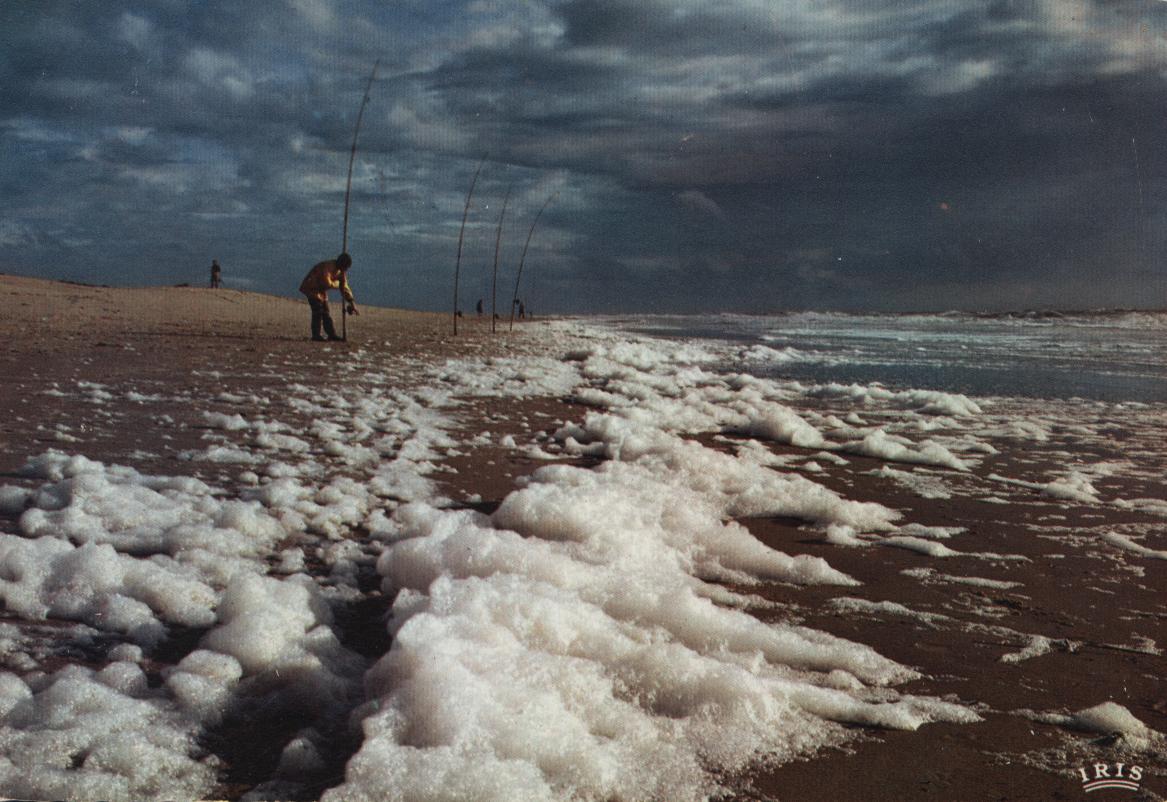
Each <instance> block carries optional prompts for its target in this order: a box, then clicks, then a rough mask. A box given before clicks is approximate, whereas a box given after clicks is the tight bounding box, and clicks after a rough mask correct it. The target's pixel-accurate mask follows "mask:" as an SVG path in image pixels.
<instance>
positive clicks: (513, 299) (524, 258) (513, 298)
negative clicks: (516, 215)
mask: <svg viewBox="0 0 1167 802" xmlns="http://www.w3.org/2000/svg"><path fill="white" fill-rule="evenodd" d="M558 195H559V193H558V192H552V193H551V194H550V195H548V196H547V200H545V201H543V205H542V206H540V207H539V213H538V214H537V215H535V220H534V222H533V223H531V230H530V231H528V232H527V242H526V243H525V244H524V245H523V255H522V256H520V257H519V272H518V273H517V274H516V275H515V294H514V295H512V296H511V329H510V330H511V331H514V328H515V305H516V304H518V302H519V279H521V278H522V277H523V262H525V261H527V248H530V247H531V237H532V236H533V235H534V234H535V226H537V225H538V224H539V218H540V217H542V216H543V211H544V210H545V209H546V208H547V204H549V203H551V201H553V200H554V199H555V198H556V196H558Z"/></svg>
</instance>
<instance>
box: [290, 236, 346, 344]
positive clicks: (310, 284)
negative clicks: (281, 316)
mask: <svg viewBox="0 0 1167 802" xmlns="http://www.w3.org/2000/svg"><path fill="white" fill-rule="evenodd" d="M352 264H353V260H352V257H351V256H349V255H348V254H347V253H342V254H341V255H340V256H338V257H336V258H335V259H329V260H328V261H326V262H320V263H319V264H317V265H316V266H314V267H313V268H312V269H311V270H309V271H308V275H306V276H304V280H303V281H301V282H300V292H302V293H304V294H305V295H306V296H308V306H310V307H312V339H313V340H324V339H329V340H339V339H341V338H340V336H338V335H337V333H336V328H335V327H334V326H333V325H332V315H331V314H330V313H329V311H328V291H329V290H340V294H341V295H342V296H344V302H345V303H346V304H348V313H349V314H350V315H355V314H358V313H357V304H356V301H354V300H353V291H352V290H351V289H350V288H349V285H348V269H349V268H350V267H352ZM322 325H323V327H324V333H325V334H326V335H328V336H327V337H322V336H321V335H320V328H321V326H322Z"/></svg>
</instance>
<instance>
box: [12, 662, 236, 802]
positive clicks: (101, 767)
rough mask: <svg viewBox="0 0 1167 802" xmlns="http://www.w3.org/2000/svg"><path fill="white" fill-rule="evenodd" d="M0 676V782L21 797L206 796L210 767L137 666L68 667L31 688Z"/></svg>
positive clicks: (211, 778) (210, 785) (211, 777)
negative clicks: (148, 685) (97, 670)
mask: <svg viewBox="0 0 1167 802" xmlns="http://www.w3.org/2000/svg"><path fill="white" fill-rule="evenodd" d="M17 683H19V684H20V685H23V684H24V683H23V682H21V681H20V680H19V679H17V678H15V677H13V676H12V675H10V674H6V675H0V700H2V702H3V704H2V705H0V709H2V708H3V707H7V708H8V709H7V712H5V713H4V715H3V716H2V717H0V756H2V757H0V788H3V789H4V792H5V793H6V794H8V795H11V796H15V797H21V798H26V799H106V800H134V799H156V798H186V799H197V798H203V797H205V796H206V794H207V793H208V792H209V791H210V789H211V788H213V786H214V782H215V769H216V767H215V765H214V764H213V762H212V761H210V760H208V759H205V758H201V757H200V755H199V752H198V748H197V746H196V744H195V740H194V737H193V734H192V732H191V730H190V728H189V727H188V726H187V725H186V723H185V722H184V721H183V720H182V719H181V718H179V717H177V716H176V715H175V713H174V712H173V711H171V710H169V709H168V708H167V706H166V704H165V703H164V700H162V699H160V698H158V697H156V696H155V695H153V693H152V692H151V691H149V690H148V689H147V688H146V683H145V677H144V675H141V670H140V669H138V668H137V666H133V665H132V664H126V663H114V664H112V665H111V666H109V667H107V668H105V669H103V670H102V671H101V672H99V673H94V672H93V671H90V670H89V669H84V668H80V667H76V666H70V667H68V668H65V669H62V670H61V671H59V672H58V673H57V674H55V675H53V676H52V677H49V678H46V679H45V680H44V681H43V682H42V683H41V685H42V687H41V688H40V690H38V691H36V692H35V693H34V692H33V691H32V689H30V688H28V687H27V686H25V688H24V689H20V687H19V685H18V684H17Z"/></svg>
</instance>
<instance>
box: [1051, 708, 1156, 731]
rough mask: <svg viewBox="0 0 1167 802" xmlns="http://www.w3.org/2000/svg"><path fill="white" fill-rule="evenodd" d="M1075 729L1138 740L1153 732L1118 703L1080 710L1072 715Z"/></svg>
mask: <svg viewBox="0 0 1167 802" xmlns="http://www.w3.org/2000/svg"><path fill="white" fill-rule="evenodd" d="M1070 718H1071V721H1072V723H1073V725H1074V726H1075V727H1077V728H1078V729H1082V730H1087V731H1089V732H1100V733H1107V734H1110V733H1121V734H1123V735H1132V736H1135V737H1138V738H1146V737H1147V736H1148V735H1150V734H1151V732H1152V730H1151V729H1150V728H1148V727H1147V725H1146V724H1144V723H1143V722H1141V721H1139V720H1138V719H1137V718H1135V717H1134V715H1133V714H1132V713H1131V711H1129V710H1127V709H1126V708H1125V707H1123V706H1122V705H1120V704H1118V703H1117V702H1103V703H1102V704H1099V705H1095V706H1094V707H1088V708H1086V709H1085V710H1079V711H1078V712H1077V713H1073V714H1072V715H1071V717H1070Z"/></svg>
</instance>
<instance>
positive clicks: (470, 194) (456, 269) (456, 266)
mask: <svg viewBox="0 0 1167 802" xmlns="http://www.w3.org/2000/svg"><path fill="white" fill-rule="evenodd" d="M484 164H486V157H485V156H483V157H482V161H480V162H478V169H477V170H475V171H474V178H473V179H471V181H470V191H469V192H467V193H466V207H465V208H464V209H463V210H462V228H460V229H459V230H458V258H457V259H455V260H454V336H457V335H458V273H459V271H460V270H461V267H462V237H463V236H464V235H465V234H466V217H467V216H468V215H469V214H470V199H471V198H473V197H474V185H475V184H477V183H478V174H479V173H481V172H482V165H484Z"/></svg>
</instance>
